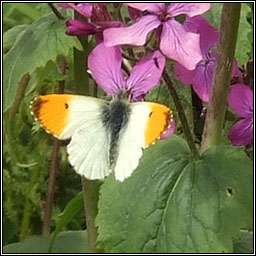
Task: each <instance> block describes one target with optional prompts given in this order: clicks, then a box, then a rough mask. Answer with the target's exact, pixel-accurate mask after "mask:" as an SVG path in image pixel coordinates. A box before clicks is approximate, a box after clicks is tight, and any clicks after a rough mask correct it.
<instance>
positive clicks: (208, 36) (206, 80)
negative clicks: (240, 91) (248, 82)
mask: <svg viewBox="0 0 256 256" xmlns="http://www.w3.org/2000/svg"><path fill="white" fill-rule="evenodd" d="M183 26H184V28H185V29H186V30H187V31H189V32H194V33H198V34H199V35H200V48H201V51H202V54H203V59H202V60H200V61H199V62H198V63H197V65H196V68H195V69H194V70H188V69H187V68H185V67H183V66H182V65H181V64H179V63H176V64H175V66H174V72H175V73H176V75H177V77H178V79H179V80H180V81H181V82H182V83H184V84H187V85H192V86H193V89H194V91H195V92H196V94H197V95H198V97H199V98H200V99H201V100H202V101H205V102H208V101H209V100H210V94H211V86H212V79H213V71H214V66H215V62H216V57H217V54H216V51H214V52H212V51H211V48H212V47H213V46H216V45H217V42H218V38H219V34H218V31H217V29H216V28H214V27H213V26H211V25H210V24H209V23H208V21H207V20H206V19H205V18H204V17H202V16H195V17H192V18H187V20H186V21H185V23H184V24H183ZM239 74H240V72H239V70H238V66H237V62H236V61H234V64H233V70H232V75H233V76H239Z"/></svg>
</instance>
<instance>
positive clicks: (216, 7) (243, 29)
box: [205, 3, 253, 66]
mask: <svg viewBox="0 0 256 256" xmlns="http://www.w3.org/2000/svg"><path fill="white" fill-rule="evenodd" d="M222 6H223V4H221V3H212V4H211V9H210V10H209V11H208V12H207V13H206V14H205V17H206V18H207V19H208V21H209V22H210V23H211V24H212V25H213V26H214V27H216V28H217V29H219V28H220V21H221V11H222ZM250 12H251V9H250V7H249V6H248V4H246V3H242V4H241V15H240V21H239V28H238V36H237V44H236V52H235V57H236V59H237V61H238V63H239V65H240V66H241V65H245V64H246V63H247V61H248V59H249V55H250V53H251V51H252V46H253V44H250V41H249V40H248V34H249V33H250V32H252V27H251V25H250V24H249V23H248V21H247V17H248V16H249V15H250Z"/></svg>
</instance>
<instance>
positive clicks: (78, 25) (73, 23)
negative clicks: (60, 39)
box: [66, 20, 96, 36]
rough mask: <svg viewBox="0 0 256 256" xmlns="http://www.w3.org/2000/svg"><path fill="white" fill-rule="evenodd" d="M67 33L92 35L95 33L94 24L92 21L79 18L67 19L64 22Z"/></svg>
mask: <svg viewBox="0 0 256 256" xmlns="http://www.w3.org/2000/svg"><path fill="white" fill-rule="evenodd" d="M66 25H67V31H66V33H67V34H68V35H72V36H82V35H92V34H94V33H95V29H96V26H95V25H93V24H92V23H88V22H84V21H80V20H68V21H67V22H66Z"/></svg>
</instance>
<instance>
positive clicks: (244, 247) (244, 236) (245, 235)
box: [234, 230, 254, 254]
mask: <svg viewBox="0 0 256 256" xmlns="http://www.w3.org/2000/svg"><path fill="white" fill-rule="evenodd" d="M253 242H254V239H253V233H252V232H248V231H245V230H243V231H241V239H239V240H238V241H235V242H234V253H239V254H243V253H251V254H253Z"/></svg>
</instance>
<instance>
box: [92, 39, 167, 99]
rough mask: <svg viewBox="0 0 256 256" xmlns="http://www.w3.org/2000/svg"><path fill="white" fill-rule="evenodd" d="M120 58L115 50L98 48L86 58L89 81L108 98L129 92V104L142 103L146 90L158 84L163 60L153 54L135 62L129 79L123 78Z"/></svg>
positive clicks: (117, 50)
mask: <svg viewBox="0 0 256 256" xmlns="http://www.w3.org/2000/svg"><path fill="white" fill-rule="evenodd" d="M121 65H122V54H121V50H120V47H119V46H115V47H106V46H105V45H104V43H100V44H98V45H97V46H96V47H95V48H94V50H93V51H92V52H91V54H90V56H89V58H88V68H89V70H90V72H91V74H92V77H93V78H94V80H95V81H96V82H97V84H98V85H99V86H100V87H101V89H102V90H103V91H104V92H106V93H107V94H108V95H111V96H115V95H117V94H118V93H119V92H120V91H126V92H129V93H130V95H131V100H132V101H139V100H143V99H144V96H145V95H146V94H147V93H148V91H149V90H150V89H152V88H153V87H154V86H156V85H157V83H158V82H159V80H160V78H161V75H162V72H163V69H164V66H165V57H164V56H163V55H162V54H161V53H160V51H155V52H153V53H151V54H149V55H148V56H146V57H145V58H144V59H143V60H141V61H140V62H138V63H137V64H136V65H135V66H134V67H133V69H132V70H131V73H130V76H129V77H126V76H124V74H123V72H122V69H121Z"/></svg>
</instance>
